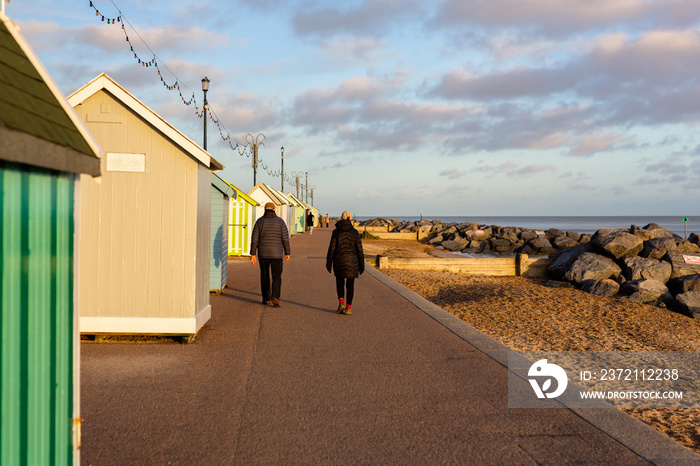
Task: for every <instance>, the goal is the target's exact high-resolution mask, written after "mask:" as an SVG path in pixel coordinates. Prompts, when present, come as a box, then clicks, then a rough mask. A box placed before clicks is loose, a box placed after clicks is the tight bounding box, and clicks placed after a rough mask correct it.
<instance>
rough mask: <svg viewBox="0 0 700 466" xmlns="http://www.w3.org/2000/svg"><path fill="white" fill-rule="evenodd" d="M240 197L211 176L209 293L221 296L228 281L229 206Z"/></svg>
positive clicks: (214, 176)
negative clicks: (232, 200)
mask: <svg viewBox="0 0 700 466" xmlns="http://www.w3.org/2000/svg"><path fill="white" fill-rule="evenodd" d="M237 197H238V195H237V194H236V191H235V190H234V189H233V188H232V187H231V185H229V184H228V183H226V182H225V181H224V180H222V179H221V178H219V177H218V176H217V175H216V174H215V173H212V175H211V246H212V253H211V255H210V256H209V259H210V264H211V265H210V268H209V292H210V293H216V294H217V295H218V294H220V293H221V292H222V291H223V289H224V288H226V282H227V281H228V244H229V241H228V230H229V227H228V225H229V221H228V213H229V204H230V203H231V198H233V199H235V198H237Z"/></svg>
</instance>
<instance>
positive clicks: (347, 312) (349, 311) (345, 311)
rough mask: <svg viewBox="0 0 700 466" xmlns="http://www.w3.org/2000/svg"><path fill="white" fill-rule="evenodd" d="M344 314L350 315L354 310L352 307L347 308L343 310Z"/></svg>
mask: <svg viewBox="0 0 700 466" xmlns="http://www.w3.org/2000/svg"><path fill="white" fill-rule="evenodd" d="M343 314H345V315H346V316H349V315H350V314H352V311H351V310H350V309H345V310H344V311H343Z"/></svg>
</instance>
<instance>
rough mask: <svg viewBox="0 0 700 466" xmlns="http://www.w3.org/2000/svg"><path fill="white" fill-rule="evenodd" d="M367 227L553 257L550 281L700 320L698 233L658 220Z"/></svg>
mask: <svg viewBox="0 0 700 466" xmlns="http://www.w3.org/2000/svg"><path fill="white" fill-rule="evenodd" d="M363 226H388V227H389V229H390V230H391V231H396V232H404V233H407V232H416V233H417V232H422V233H424V234H425V240H424V241H426V242H427V243H429V244H431V245H434V246H436V247H438V248H441V249H444V250H447V251H453V252H461V253H471V254H479V253H500V254H513V253H515V254H518V253H521V254H528V255H547V256H549V257H550V258H551V259H553V260H552V263H551V264H550V265H549V267H548V268H547V274H548V276H549V277H550V280H549V282H548V284H549V285H551V286H573V287H576V288H578V289H581V290H582V291H585V292H588V293H591V294H594V295H598V296H613V295H618V296H622V297H623V298H624V299H629V300H633V301H638V302H644V303H649V304H654V305H657V306H660V307H663V308H669V309H672V310H675V311H677V312H680V313H682V314H685V315H687V316H691V317H694V318H696V319H700V236H698V235H697V234H695V233H691V234H690V235H689V237H688V239H684V238H681V237H679V236H678V235H675V234H674V233H671V232H670V231H668V230H666V229H665V228H662V227H660V226H659V225H656V224H653V223H652V224H648V225H646V226H644V227H638V226H636V225H632V226H630V227H629V228H626V229H614V230H612V229H600V230H598V231H597V232H596V233H594V234H592V235H589V234H578V233H576V232H564V231H561V230H558V229H555V228H552V229H549V230H546V231H545V230H533V229H529V228H520V227H502V226H497V225H483V224H481V225H480V224H477V223H473V222H466V223H459V224H457V223H450V224H443V223H442V222H440V221H436V220H422V221H419V222H408V221H397V220H391V219H386V218H377V219H373V220H368V221H365V222H361V223H360V225H359V228H360V230H361V229H362V227H363Z"/></svg>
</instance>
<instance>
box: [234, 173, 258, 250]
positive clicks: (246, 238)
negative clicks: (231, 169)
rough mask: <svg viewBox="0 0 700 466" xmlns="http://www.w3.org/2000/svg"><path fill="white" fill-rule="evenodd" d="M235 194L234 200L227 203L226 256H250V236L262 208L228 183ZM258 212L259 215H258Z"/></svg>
mask: <svg viewBox="0 0 700 466" xmlns="http://www.w3.org/2000/svg"><path fill="white" fill-rule="evenodd" d="M228 185H229V186H231V188H233V190H234V191H235V192H236V195H237V196H236V199H234V198H231V199H230V202H229V215H228V218H229V222H230V223H229V232H228V255H229V256H250V236H251V234H252V232H253V225H255V220H257V219H258V218H259V217H260V216H261V215H262V212H263V207H262V206H261V205H260V204H259V203H258V201H256V200H255V199H253V198H252V197H250V196H248V195H247V194H246V193H244V192H243V191H241V189H240V188H238V187H236V186H235V185H232V184H231V183H228ZM258 212H260V214H258Z"/></svg>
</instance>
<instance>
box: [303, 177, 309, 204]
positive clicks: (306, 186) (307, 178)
mask: <svg viewBox="0 0 700 466" xmlns="http://www.w3.org/2000/svg"><path fill="white" fill-rule="evenodd" d="M304 191H306V203H307V204H308V203H309V172H306V185H305V186H304Z"/></svg>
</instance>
